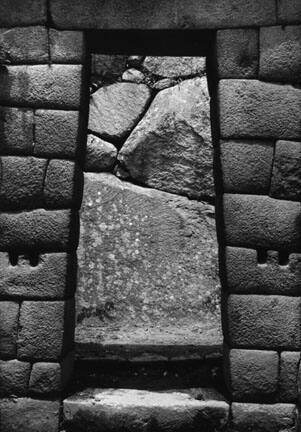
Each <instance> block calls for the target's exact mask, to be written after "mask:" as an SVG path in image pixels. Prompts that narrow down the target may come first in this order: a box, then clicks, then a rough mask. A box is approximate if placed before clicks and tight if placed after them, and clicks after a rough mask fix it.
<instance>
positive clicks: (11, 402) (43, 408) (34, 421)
mask: <svg viewBox="0 0 301 432" xmlns="http://www.w3.org/2000/svg"><path fill="white" fill-rule="evenodd" d="M59 415H60V402H59V401H46V400H35V399H29V398H18V399H2V400H1V401H0V430H1V432H20V431H22V432H42V431H43V432H57V431H58V428H59Z"/></svg>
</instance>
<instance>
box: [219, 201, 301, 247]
mask: <svg viewBox="0 0 301 432" xmlns="http://www.w3.org/2000/svg"><path fill="white" fill-rule="evenodd" d="M223 210H224V225H225V242H226V244H227V245H229V246H241V247H250V248H254V249H258V248H264V249H272V250H287V251H291V252H298V251H300V250H301V226H300V220H301V204H300V203H297V202H293V201H282V200H276V199H273V198H270V197H267V196H258V195H235V194H225V195H224V206H223Z"/></svg>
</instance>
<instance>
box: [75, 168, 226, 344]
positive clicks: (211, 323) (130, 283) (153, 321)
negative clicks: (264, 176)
mask: <svg viewBox="0 0 301 432" xmlns="http://www.w3.org/2000/svg"><path fill="white" fill-rule="evenodd" d="M78 253H79V275H78V289H77V303H78V307H77V311H78V326H77V337H78V341H84V342H86V341H87V340H93V341H95V342H96V343H103V342H105V343H122V344H124V343H134V344H141V343H142V344H148V343H149V344H152V345H153V344H155V343H156V344H157V343H166V344H168V345H172V344H174V343H175V344H181V343H185V344H186V345H187V344H190V343H192V344H197V345H209V344H210V345H218V344H220V342H221V333H220V330H221V329H220V307H219V292H220V286H219V279H218V275H217V243H216V233H215V220H214V208H213V206H211V205H208V204H206V203H202V202H196V201H191V200H188V199H187V198H184V197H179V196H175V195H171V194H168V193H165V192H161V191H156V190H153V189H149V188H147V189H145V188H142V187H139V186H135V185H132V184H130V183H125V182H122V181H120V180H118V179H117V178H116V177H115V176H113V175H111V174H94V173H87V174H85V186H84V196H83V204H82V208H81V239H80V247H79V250H78Z"/></svg>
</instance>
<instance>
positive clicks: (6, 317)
mask: <svg viewBox="0 0 301 432" xmlns="http://www.w3.org/2000/svg"><path fill="white" fill-rule="evenodd" d="M19 309H20V307H19V303H17V302H13V301H0V357H2V358H7V357H8V358H11V357H15V355H16V340H17V331H18V318H19Z"/></svg>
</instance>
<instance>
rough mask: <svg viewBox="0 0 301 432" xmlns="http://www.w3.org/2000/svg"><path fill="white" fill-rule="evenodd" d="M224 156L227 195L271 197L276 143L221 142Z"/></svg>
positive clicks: (223, 167)
mask: <svg viewBox="0 0 301 432" xmlns="http://www.w3.org/2000/svg"><path fill="white" fill-rule="evenodd" d="M220 155H221V156H220V157H221V168H222V177H223V188H224V191H225V192H232V193H243V194H258V195H260V194H268V193H269V188H270V183H271V172H272V163H273V157H274V143H273V142H267V141H243V140H239V141H233V140H232V141H221V143H220Z"/></svg>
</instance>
